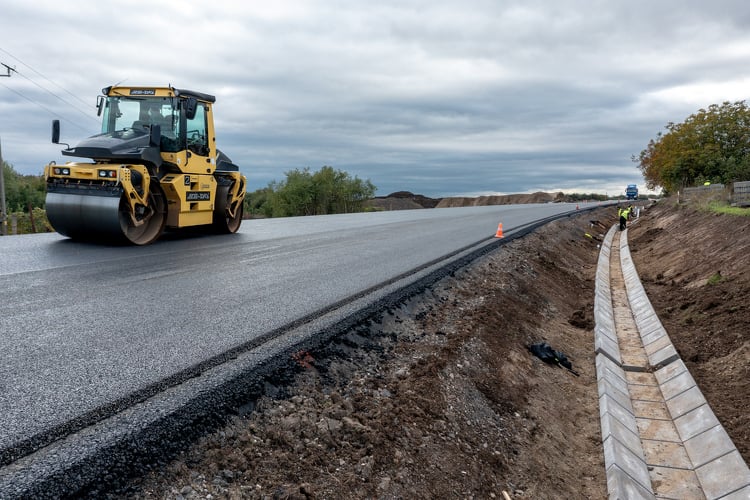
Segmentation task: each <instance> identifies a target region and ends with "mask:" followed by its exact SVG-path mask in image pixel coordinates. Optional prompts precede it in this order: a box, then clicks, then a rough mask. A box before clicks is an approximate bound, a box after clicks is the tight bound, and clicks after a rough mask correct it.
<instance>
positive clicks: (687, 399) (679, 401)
mask: <svg viewBox="0 0 750 500" xmlns="http://www.w3.org/2000/svg"><path fill="white" fill-rule="evenodd" d="M707 404H708V403H707V402H706V398H704V397H703V393H702V392H701V390H700V389H698V386H697V385H695V386H693V387H691V388H690V389H688V390H686V391H685V392H681V393H680V394H678V395H677V396H675V397H673V398H672V399H669V400H667V408H668V409H669V414H670V415H671V416H672V418H673V419H675V418H679V417H681V416H682V415H685V414H686V413H689V412H691V411H693V410H695V409H696V408H700V407H701V406H704V405H707Z"/></svg>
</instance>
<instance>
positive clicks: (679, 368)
mask: <svg viewBox="0 0 750 500" xmlns="http://www.w3.org/2000/svg"><path fill="white" fill-rule="evenodd" d="M686 371H687V366H685V363H683V362H682V360H678V361H675V362H674V363H670V364H668V365H667V366H665V367H664V368H660V369H659V370H656V371H655V372H654V376H655V377H656V380H657V381H658V382H659V384H662V385H663V384H664V383H666V382H667V381H668V380H671V379H672V378H674V377H676V376H677V375H679V374H681V373H682V372H686Z"/></svg>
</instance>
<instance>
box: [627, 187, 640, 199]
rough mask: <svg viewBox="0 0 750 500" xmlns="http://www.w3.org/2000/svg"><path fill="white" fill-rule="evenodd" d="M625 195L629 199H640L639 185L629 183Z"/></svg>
mask: <svg viewBox="0 0 750 500" xmlns="http://www.w3.org/2000/svg"><path fill="white" fill-rule="evenodd" d="M625 196H626V197H627V198H628V199H629V200H637V199H638V186H636V185H635V184H628V187H626V188H625Z"/></svg>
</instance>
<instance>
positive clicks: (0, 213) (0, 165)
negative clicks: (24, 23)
mask: <svg viewBox="0 0 750 500" xmlns="http://www.w3.org/2000/svg"><path fill="white" fill-rule="evenodd" d="M0 65H1V66H3V67H4V68H5V69H6V70H7V71H8V74H6V75H3V74H0V76H7V77H10V72H11V71H15V69H14V68H11V67H10V66H8V65H7V64H5V63H0ZM7 208H8V207H7V205H6V204H5V163H4V162H3V145H2V143H0V236H4V235H6V234H8V210H6V209H7Z"/></svg>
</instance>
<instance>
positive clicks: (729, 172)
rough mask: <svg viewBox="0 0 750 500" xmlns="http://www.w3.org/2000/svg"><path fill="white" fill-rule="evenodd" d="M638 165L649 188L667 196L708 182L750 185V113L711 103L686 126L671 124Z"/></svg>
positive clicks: (743, 107)
mask: <svg viewBox="0 0 750 500" xmlns="http://www.w3.org/2000/svg"><path fill="white" fill-rule="evenodd" d="M665 128H666V130H667V132H666V133H661V132H660V133H658V134H657V137H656V139H652V140H651V141H649V143H648V146H647V147H646V149H644V150H643V151H641V153H640V154H639V155H638V156H637V157H635V156H634V157H633V161H634V162H637V163H638V167H639V168H640V170H641V172H642V174H643V178H644V180H645V181H646V186H647V187H648V188H649V189H655V188H656V187H662V188H663V189H664V190H665V191H666V192H667V193H670V192H675V191H677V190H680V189H682V188H685V187H689V186H696V185H700V184H703V183H705V182H710V183H724V184H728V183H731V182H737V181H746V180H750V108H748V106H747V104H746V103H745V101H737V102H733V103H730V102H724V103H722V104H721V105H719V104H712V105H711V106H709V107H708V109H700V110H699V111H698V112H696V113H694V114H692V115H690V116H689V117H688V118H687V119H686V120H685V121H684V122H682V123H671V122H670V123H668V124H667V125H666V127H665Z"/></svg>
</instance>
